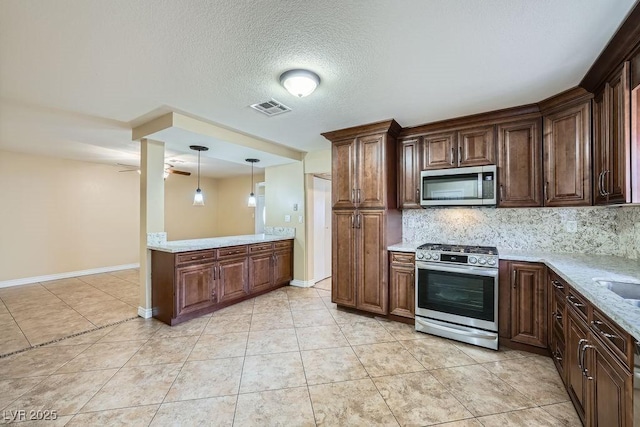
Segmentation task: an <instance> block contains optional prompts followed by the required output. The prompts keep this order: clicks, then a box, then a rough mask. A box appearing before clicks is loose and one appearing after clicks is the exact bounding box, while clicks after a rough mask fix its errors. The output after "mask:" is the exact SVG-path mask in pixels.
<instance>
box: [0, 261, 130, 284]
mask: <svg viewBox="0 0 640 427" xmlns="http://www.w3.org/2000/svg"><path fill="white" fill-rule="evenodd" d="M139 267H140V264H122V265H112V266H110V267H100V268H92V269H90V270H80V271H69V272H66V273H57V274H47V275H46V276H34V277H25V278H23V279H13V280H4V281H2V282H0V288H8V287H10V286H18V285H27V284H29V283H38V282H47V281H49V280H58V279H68V278H70V277H78V276H88V275H90V274H100V273H109V272H111V271H119V270H128V269H130V268H139Z"/></svg>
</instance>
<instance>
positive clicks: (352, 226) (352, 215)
mask: <svg viewBox="0 0 640 427" xmlns="http://www.w3.org/2000/svg"><path fill="white" fill-rule="evenodd" d="M354 216H355V214H351V228H354V225H353V222H354V221H353V217H354Z"/></svg>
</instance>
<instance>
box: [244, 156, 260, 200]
mask: <svg viewBox="0 0 640 427" xmlns="http://www.w3.org/2000/svg"><path fill="white" fill-rule="evenodd" d="M244 161H245V162H249V163H251V193H249V201H248V202H247V206H248V207H250V208H255V207H256V195H255V194H253V164H254V163H258V162H259V161H260V160H258V159H244Z"/></svg>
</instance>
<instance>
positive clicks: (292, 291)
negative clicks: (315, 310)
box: [283, 286, 320, 301]
mask: <svg viewBox="0 0 640 427" xmlns="http://www.w3.org/2000/svg"><path fill="white" fill-rule="evenodd" d="M283 289H284V290H285V291H286V292H287V297H288V298H289V301H291V300H294V299H300V298H318V297H319V296H320V295H318V292H317V291H316V290H315V289H313V288H301V287H298V286H286V287H284V288H283Z"/></svg>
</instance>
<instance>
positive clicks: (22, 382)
mask: <svg viewBox="0 0 640 427" xmlns="http://www.w3.org/2000/svg"><path fill="white" fill-rule="evenodd" d="M46 378H47V377H46V376H43V377H31V378H19V379H13V380H0V409H4V408H5V407H6V406H7V405H9V404H10V403H11V402H13V401H14V400H16V399H17V398H19V397H20V396H22V395H23V394H25V393H26V392H28V391H29V390H31V389H32V388H34V387H35V386H37V385H38V384H40V383H41V382H42V381H43V380H45V379H46ZM0 421H2V420H0Z"/></svg>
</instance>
